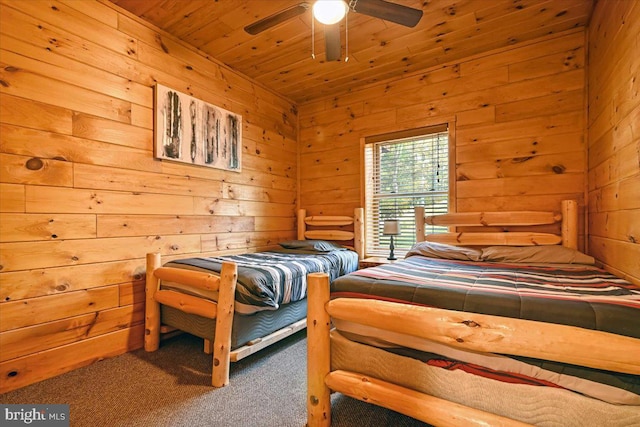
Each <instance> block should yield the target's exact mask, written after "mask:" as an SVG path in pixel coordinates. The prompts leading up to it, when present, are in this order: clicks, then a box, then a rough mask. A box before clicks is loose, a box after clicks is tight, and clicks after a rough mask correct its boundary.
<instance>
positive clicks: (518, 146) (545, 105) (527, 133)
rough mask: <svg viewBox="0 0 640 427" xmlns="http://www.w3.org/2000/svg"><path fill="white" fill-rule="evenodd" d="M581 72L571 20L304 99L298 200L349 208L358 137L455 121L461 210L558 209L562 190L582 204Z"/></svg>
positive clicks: (354, 201) (354, 191) (325, 209)
mask: <svg viewBox="0 0 640 427" xmlns="http://www.w3.org/2000/svg"><path fill="white" fill-rule="evenodd" d="M344 66H345V67H348V66H349V64H348V63H346V64H345V65H344ZM585 79H586V76H585V31H584V29H576V30H572V31H570V32H567V33H563V34H558V35H550V36H547V37H544V38H541V39H538V40H537V41H536V42H533V43H527V44H521V45H514V46H513V47H511V48H509V49H501V50H497V51H494V52H491V53H488V54H486V55H483V56H478V57H470V58H467V59H465V60H462V61H459V62H455V63H450V64H445V65H443V66H441V67H437V68H434V69H429V70H426V71H423V72H420V73H415V74H412V75H407V76H405V77H402V78H399V79H396V80H391V81H385V82H381V83H380V84H375V85H371V86H368V87H366V88H364V89H362V90H353V91H351V92H350V93H348V94H346V95H336V96H334V97H330V98H325V99H321V100H317V101H313V102H309V103H306V104H303V105H301V106H300V107H299V110H300V114H299V115H300V129H299V135H300V190H301V194H300V202H301V204H302V205H303V206H305V207H306V208H307V209H308V210H309V211H310V212H313V213H314V214H320V213H327V214H334V213H338V212H348V211H349V210H350V209H352V208H353V207H355V206H359V205H360V204H361V203H362V201H361V200H362V199H363V195H362V191H361V178H362V172H361V167H362V165H361V162H360V159H361V158H362V155H361V145H360V144H361V139H362V138H364V137H366V136H372V135H379V134H385V133H389V132H395V131H399V130H404V129H410V128H420V127H422V126H428V125H434V124H438V123H446V122H448V121H455V125H454V126H453V134H455V144H456V149H455V177H456V179H455V193H456V194H457V197H456V199H455V204H456V205H457V210H458V211H459V212H469V211H476V210H481V211H485V210H520V209H524V210H549V209H556V210H557V209H559V206H560V201H561V200H563V199H577V200H578V201H579V204H580V207H581V209H580V210H581V212H582V211H583V210H584V209H583V208H584V204H585V197H584V196H585V191H586V172H585V171H586V141H585V116H586V114H585ZM580 223H581V231H580V234H581V238H580V246H581V247H583V245H584V216H581V221H580ZM558 231H559V230H558Z"/></svg>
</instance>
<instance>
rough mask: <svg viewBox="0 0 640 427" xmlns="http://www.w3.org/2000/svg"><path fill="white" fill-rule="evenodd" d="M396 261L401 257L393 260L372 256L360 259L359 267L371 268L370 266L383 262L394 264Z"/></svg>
mask: <svg viewBox="0 0 640 427" xmlns="http://www.w3.org/2000/svg"><path fill="white" fill-rule="evenodd" d="M396 261H399V259H395V260H393V261H391V260H388V259H386V258H385V257H381V256H372V257H369V258H365V259H362V260H360V262H359V263H358V268H359V269H363V268H369V267H376V266H378V265H382V264H392V263H394V262H396Z"/></svg>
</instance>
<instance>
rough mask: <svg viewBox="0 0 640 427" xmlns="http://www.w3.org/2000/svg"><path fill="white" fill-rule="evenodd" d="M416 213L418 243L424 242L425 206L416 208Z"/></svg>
mask: <svg viewBox="0 0 640 427" xmlns="http://www.w3.org/2000/svg"><path fill="white" fill-rule="evenodd" d="M414 213H415V216H416V243H417V242H424V206H416V207H415V209H414Z"/></svg>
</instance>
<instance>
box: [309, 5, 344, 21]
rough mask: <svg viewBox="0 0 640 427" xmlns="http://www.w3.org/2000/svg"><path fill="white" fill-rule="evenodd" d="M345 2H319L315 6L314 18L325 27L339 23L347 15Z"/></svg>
mask: <svg viewBox="0 0 640 427" xmlns="http://www.w3.org/2000/svg"><path fill="white" fill-rule="evenodd" d="M347 8H348V6H347V4H346V3H345V2H344V1H343V0H317V1H316V2H315V3H314V5H313V16H314V18H316V19H317V20H318V21H319V22H322V23H323V24H325V25H333V24H335V23H338V22H340V21H341V20H342V18H344V16H345V15H346V14H347Z"/></svg>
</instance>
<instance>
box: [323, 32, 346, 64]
mask: <svg viewBox="0 0 640 427" xmlns="http://www.w3.org/2000/svg"><path fill="white" fill-rule="evenodd" d="M324 44H325V55H326V57H327V61H337V60H338V59H340V57H341V56H342V45H341V44H340V24H339V23H338V24H333V25H325V26H324Z"/></svg>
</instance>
